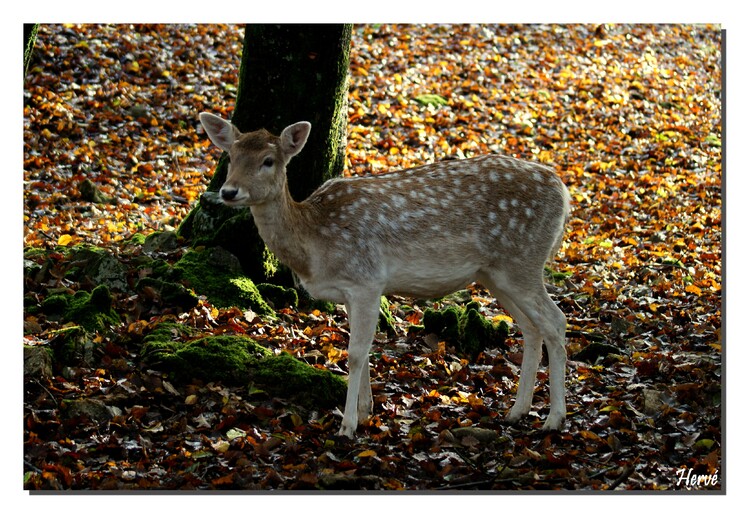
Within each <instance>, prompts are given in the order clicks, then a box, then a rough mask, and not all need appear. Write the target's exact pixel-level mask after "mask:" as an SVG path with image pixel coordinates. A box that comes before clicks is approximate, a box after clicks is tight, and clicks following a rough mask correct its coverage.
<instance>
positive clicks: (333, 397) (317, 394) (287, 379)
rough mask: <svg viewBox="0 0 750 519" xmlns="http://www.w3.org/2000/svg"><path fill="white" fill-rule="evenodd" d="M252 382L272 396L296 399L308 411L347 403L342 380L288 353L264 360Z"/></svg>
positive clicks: (255, 372)
mask: <svg viewBox="0 0 750 519" xmlns="http://www.w3.org/2000/svg"><path fill="white" fill-rule="evenodd" d="M253 380H254V381H255V382H257V383H258V384H261V385H263V386H265V387H266V388H268V391H269V392H272V394H274V395H277V396H281V397H286V398H290V399H293V400H295V401H296V402H299V403H300V404H301V405H303V406H305V407H311V408H318V407H334V406H336V405H340V404H342V403H343V402H344V401H345V399H346V381H344V379H343V378H341V377H339V376H338V375H334V374H333V373H331V372H330V371H325V370H322V369H317V368H315V367H313V366H310V365H309V364H306V363H304V362H302V361H300V360H297V359H295V358H294V357H292V356H291V355H289V354H288V353H282V354H281V355H278V356H271V357H266V358H264V359H263V360H262V361H261V362H260V363H259V364H258V367H257V368H256V369H255V371H254V373H253Z"/></svg>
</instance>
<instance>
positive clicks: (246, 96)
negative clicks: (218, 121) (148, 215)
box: [179, 24, 351, 284]
mask: <svg viewBox="0 0 750 519" xmlns="http://www.w3.org/2000/svg"><path fill="white" fill-rule="evenodd" d="M350 42H351V25H291V24H289V25H247V26H246V27H245V38H244V42H243V51H242V62H241V65H240V77H239V85H238V89H237V103H236V105H235V109H234V113H233V115H232V122H233V123H234V124H235V125H236V126H237V127H238V128H239V129H240V130H241V131H243V132H247V131H251V130H257V129H259V128H265V129H267V130H268V131H270V132H272V133H274V134H276V135H278V134H279V133H281V131H282V130H283V129H284V128H285V127H286V126H288V125H290V124H292V123H295V122H297V121H309V122H310V123H311V124H312V133H311V135H310V138H309V139H308V141H307V144H306V145H305V148H304V149H303V150H302V152H301V153H300V154H299V155H298V156H297V157H295V158H294V159H293V160H292V161H291V163H290V164H289V167H288V169H287V175H288V180H289V190H290V191H291V194H292V197H294V198H295V199H296V200H298V201H300V200H303V199H305V198H306V197H307V196H308V195H310V193H312V192H313V191H314V190H315V189H316V188H317V187H318V186H319V185H320V184H322V183H323V182H325V181H326V180H328V179H329V178H333V177H336V176H339V175H340V174H341V172H342V170H343V167H344V158H345V136H346V122H347V119H346V93H347V90H346V89H347V77H348V69H349V48H350ZM226 173H227V170H226V157H225V156H222V158H221V159H220V160H219V163H218V165H217V167H216V171H215V173H214V176H213V178H212V179H211V182H210V184H209V186H208V190H207V193H206V194H204V195H203V196H202V197H201V200H200V203H199V204H198V206H196V207H195V208H194V209H193V210H192V211H191V212H190V214H189V215H188V216H187V218H186V219H185V221H184V222H183V223H182V225H181V226H180V229H179V233H180V234H181V235H183V236H185V237H186V238H187V239H189V240H190V241H191V243H192V244H193V245H194V246H195V245H220V246H222V247H224V248H225V249H228V250H229V251H230V252H232V253H233V254H234V255H235V256H237V257H238V258H239V260H240V263H241V264H242V267H243V269H244V271H245V273H246V274H247V275H248V276H250V277H251V278H252V279H253V280H255V281H256V282H261V281H265V280H270V279H272V278H273V276H274V274H275V270H276V269H275V260H274V258H273V257H272V255H271V254H270V252H268V250H267V249H266V248H265V245H263V243H262V241H261V239H260V237H259V236H258V233H257V230H256V229H255V225H254V224H253V222H252V216H251V215H250V212H249V210H248V209H244V210H241V211H238V210H236V209H231V208H228V207H225V206H223V204H221V203H220V202H219V201H218V191H219V189H220V188H221V186H222V184H223V183H224V180H225V179H226ZM290 279H291V278H288V277H282V279H279V278H278V276H277V278H275V279H273V280H274V281H275V282H277V283H278V282H283V283H285V284H288V283H289V281H290Z"/></svg>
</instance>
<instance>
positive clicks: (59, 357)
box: [49, 326, 93, 365]
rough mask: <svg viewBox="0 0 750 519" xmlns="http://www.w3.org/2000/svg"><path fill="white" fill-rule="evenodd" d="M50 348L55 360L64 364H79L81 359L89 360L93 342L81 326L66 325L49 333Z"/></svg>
mask: <svg viewBox="0 0 750 519" xmlns="http://www.w3.org/2000/svg"><path fill="white" fill-rule="evenodd" d="M49 345H50V350H51V352H52V355H53V357H54V359H55V361H57V362H59V363H60V364H64V365H74V364H79V363H80V361H81V359H84V360H91V359H92V358H93V357H92V355H91V354H92V351H91V350H92V348H93V342H91V340H90V339H89V337H88V334H87V333H86V330H85V329H84V328H83V327H82V326H68V327H66V328H60V329H58V330H55V331H54V332H52V334H51V339H50V343H49Z"/></svg>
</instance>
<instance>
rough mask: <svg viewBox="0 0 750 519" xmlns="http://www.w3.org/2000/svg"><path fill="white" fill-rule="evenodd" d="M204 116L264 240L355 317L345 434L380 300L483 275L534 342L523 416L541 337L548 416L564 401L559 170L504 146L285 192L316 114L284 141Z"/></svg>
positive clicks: (234, 202)
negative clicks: (557, 293)
mask: <svg viewBox="0 0 750 519" xmlns="http://www.w3.org/2000/svg"><path fill="white" fill-rule="evenodd" d="M200 121H201V124H202V125H203V127H204V128H205V130H206V133H207V134H208V137H209V138H210V139H211V141H212V142H213V143H214V144H215V145H216V146H218V147H219V148H221V149H222V150H224V151H226V152H227V153H229V161H230V165H229V171H228V173H227V179H226V182H225V183H224V185H223V186H222V187H221V191H220V195H221V199H222V201H223V203H225V204H226V205H228V206H231V207H249V208H250V211H251V213H252V215H253V218H254V220H255V225H256V226H257V228H258V232H259V233H260V236H261V238H262V239H263V241H264V242H265V244H266V246H267V247H268V248H269V249H270V250H271V251H272V252H273V253H274V254H275V255H276V256H277V258H278V259H279V260H280V261H281V262H282V263H284V264H286V265H287V266H289V267H290V268H291V269H292V270H293V271H294V272H295V274H296V275H297V276H298V278H299V280H300V282H301V284H302V285H303V286H304V288H305V289H306V290H307V291H308V292H309V293H310V294H311V295H312V296H313V297H315V298H318V299H325V300H329V301H334V302H337V303H343V304H344V305H345V306H346V311H347V314H348V318H349V327H350V339H349V381H348V389H347V396H346V406H345V409H344V416H343V420H342V424H341V429H340V430H339V434H341V435H343V436H347V437H353V436H354V433H355V431H356V428H357V424H358V423H359V422H362V421H365V420H366V419H367V418H368V417H369V415H370V414H371V412H372V391H371V388H370V371H369V364H368V353H369V351H370V347H371V345H372V341H373V339H374V336H375V329H376V325H377V321H378V315H379V308H380V297H381V295H384V294H385V295H389V294H400V295H404V296H412V297H419V298H434V297H440V296H444V295H446V294H449V293H451V292H455V291H456V290H459V289H461V288H465V287H466V286H467V285H468V284H470V283H472V282H474V281H477V282H479V283H480V284H481V285H482V286H484V287H485V288H487V289H488V290H489V291H490V292H491V293H492V295H493V297H495V299H496V300H497V301H498V303H500V305H502V307H503V308H504V309H505V310H506V311H508V312H509V313H510V314H511V316H512V317H513V318H514V319H515V321H516V322H517V323H518V325H519V327H520V329H521V331H522V333H523V342H524V354H523V361H522V363H521V375H520V379H519V383H518V389H517V392H516V402H515V404H514V405H513V407H512V408H511V410H510V412H509V413H508V415H507V416H506V418H507V420H508V421H511V422H515V421H517V420H519V419H520V418H522V417H523V416H525V415H526V414H527V413H528V412H529V410H530V409H531V401H532V396H533V391H534V385H535V382H536V374H537V370H538V369H539V363H540V360H541V357H542V342H544V344H545V346H546V348H547V353H548V356H549V386H550V413H549V415H548V417H547V419H546V421H545V422H544V425H543V428H544V429H546V430H550V429H559V428H560V427H561V426H562V424H563V422H564V420H565V414H566V408H565V366H566V361H567V354H566V351H565V327H566V319H565V315H564V314H563V312H562V311H561V310H560V309H559V308H558V307H557V305H555V303H554V302H553V301H552V299H551V298H550V297H549V295H548V294H547V291H546V289H545V287H544V282H543V275H544V265H545V263H546V261H547V260H548V259H551V258H552V257H553V256H554V255H555V254H556V253H557V251H558V249H559V248H560V245H561V243H562V237H563V232H564V227H565V224H566V221H567V218H568V212H569V194H568V190H567V188H566V187H565V185H564V184H563V182H562V181H561V180H560V178H559V177H558V176H557V175H556V174H555V172H554V170H553V169H552V168H551V167H548V166H545V165H541V164H537V163H533V162H527V161H524V160H519V159H514V158H510V157H506V156H502V155H484V156H480V157H476V158H470V159H464V160H456V161H445V162H437V163H434V164H428V165H425V166H420V167H416V168H413V169H409V170H404V171H399V172H396V173H389V174H383V175H377V176H370V177H357V178H335V179H331V180H329V181H327V182H325V183H324V184H323V185H322V186H320V187H319V188H318V189H317V190H316V191H315V192H314V193H313V194H312V195H310V196H309V197H308V198H307V199H306V200H305V201H303V202H296V201H295V200H293V199H292V197H291V195H290V194H289V190H288V187H287V179H286V166H287V164H288V163H289V161H290V160H291V158H292V157H294V156H295V155H296V154H298V153H299V152H300V150H301V149H302V148H303V146H304V145H305V143H306V142H307V138H308V136H309V134H310V128H311V125H310V123H308V122H304V121H303V122H298V123H295V124H292V125H291V126H288V127H287V128H285V129H284V131H282V132H281V135H280V136H275V135H273V134H271V133H269V132H267V131H266V130H258V131H254V132H249V133H241V132H240V131H239V130H238V129H237V128H236V127H235V126H234V125H232V124H231V123H230V122H228V121H225V120H224V119H222V118H220V117H217V116H215V115H212V114H209V113H201V114H200Z"/></svg>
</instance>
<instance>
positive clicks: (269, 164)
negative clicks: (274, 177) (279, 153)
mask: <svg viewBox="0 0 750 519" xmlns="http://www.w3.org/2000/svg"><path fill="white" fill-rule="evenodd" d="M263 165H264V166H265V167H267V168H272V167H273V157H266V160H264V161H263Z"/></svg>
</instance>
